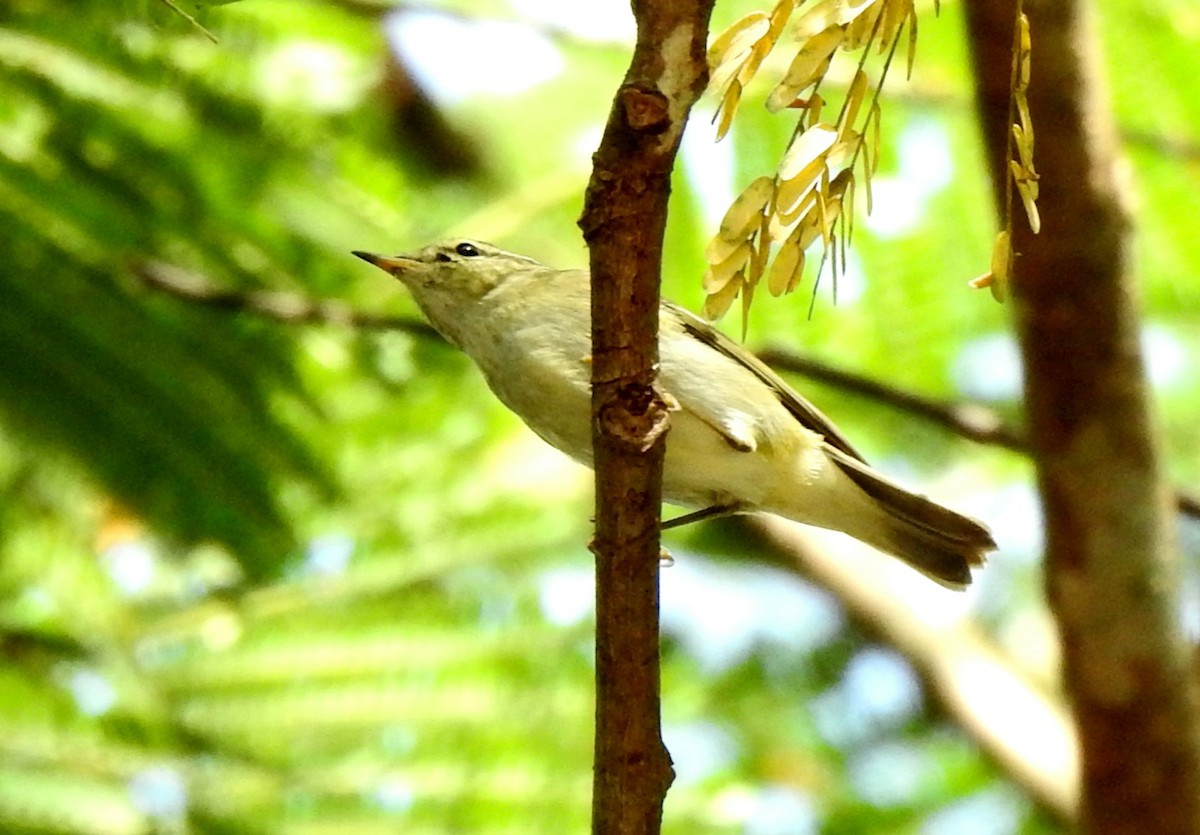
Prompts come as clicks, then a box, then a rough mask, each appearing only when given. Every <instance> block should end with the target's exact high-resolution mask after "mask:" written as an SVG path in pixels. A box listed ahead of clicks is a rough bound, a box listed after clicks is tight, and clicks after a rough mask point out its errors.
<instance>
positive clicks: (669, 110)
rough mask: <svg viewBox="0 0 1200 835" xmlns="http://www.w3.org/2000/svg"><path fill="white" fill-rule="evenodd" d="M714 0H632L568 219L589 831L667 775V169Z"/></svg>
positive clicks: (612, 827)
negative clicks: (579, 357)
mask: <svg viewBox="0 0 1200 835" xmlns="http://www.w3.org/2000/svg"><path fill="white" fill-rule="evenodd" d="M712 4H713V0H634V2H633V12H634V16H635V17H636V18H637V26H638V37H637V46H636V47H635V48H634V53H633V59H632V61H631V63H630V66H629V71H628V72H627V73H626V75H625V80H624V81H623V82H622V84H621V87H620V89H618V91H617V94H616V98H615V100H614V101H613V106H612V110H611V112H610V114H609V119H608V124H607V125H606V126H605V129H604V137H603V138H602V139H601V141H600V148H599V149H598V150H597V151H596V154H595V156H594V157H593V170H592V178H591V181H590V182H589V183H588V190H587V195H586V197H585V200H584V210H583V216H582V217H581V218H580V220H579V226H580V228H581V229H582V230H583V236H584V238H585V239H586V240H587V243H588V249H589V251H590V255H591V269H592V278H591V280H592V444H593V448H594V450H595V469H596V534H595V538H594V540H593V545H592V548H593V551H594V552H595V554H596V750H595V771H594V782H593V794H592V832H593V833H595V835H652V833H657V832H658V831H659V830H660V828H661V824H662V805H663V801H664V799H665V797H666V793H667V788H668V787H669V786H670V784H671V780H672V777H673V772H672V770H671V760H670V757H669V756H668V754H667V750H666V748H665V746H664V745H663V743H662V732H661V718H660V710H659V638H658V563H659V555H660V549H659V518H660V514H661V512H662V510H661V504H662V464H663V453H664V450H665V448H666V445H665V440H666V438H665V432H666V428H667V406H666V403H665V402H664V401H663V398H662V397H661V395H660V393H659V391H658V390H657V388H656V386H655V381H656V377H657V365H658V339H657V334H658V311H659V277H660V273H661V269H662V239H663V230H664V229H665V227H666V219H667V196H668V194H669V193H670V175H671V168H672V167H673V165H674V162H675V153H676V151H677V150H678V148H679V141H680V138H681V137H682V135H683V127H684V123H685V121H686V119H687V115H688V112H689V111H690V109H691V107H692V104H693V103H694V102H695V101H696V99H697V98H698V97H699V95H700V93H701V92H702V91H703V89H704V85H705V82H706V80H707V68H706V64H705V47H706V40H707V36H708V19H709V15H710V13H711V12H712Z"/></svg>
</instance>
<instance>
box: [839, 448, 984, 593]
mask: <svg viewBox="0 0 1200 835" xmlns="http://www.w3.org/2000/svg"><path fill="white" fill-rule="evenodd" d="M825 452H826V454H827V455H828V456H829V458H830V459H831V460H832V461H833V463H834V464H836V465H837V467H838V469H839V470H840V471H841V473H842V474H844V475H845V476H847V477H848V478H849V479H850V480H851V481H852V482H854V484H855V485H856V486H857V487H858V488H859V489H860V490H862V492H863V493H865V494H866V495H867V497H869V498H870V499H871V500H872V502H873V504H874V505H875V507H876V508H877V509H878V510H879V511H882V512H881V513H878V514H875V515H876V517H877V522H878V523H877V524H875V525H872V526H871V529H870V530H868V531H861V532H860V531H853V532H852V533H853V535H854V536H856V537H858V538H860V539H862V540H863V541H865V542H867V543H868V544H870V545H873V546H874V547H876V548H879V549H880V550H881V551H886V552H887V553H889V554H892V555H894V556H896V557H899V558H900V559H902V560H904V561H905V562H906V563H908V564H909V565H911V566H912V567H913V568H915V569H917V570H918V571H920V572H922V573H923V574H925V575H926V576H928V577H930V578H932V579H933V580H936V581H937V582H939V583H941V584H943V585H945V586H949V587H951V588H962V587H964V586H966V585H968V584H969V583H970V582H971V568H972V567H973V566H979V565H983V562H984V555H985V554H986V553H987V552H988V551H992V550H995V548H996V542H995V540H994V539H992V534H991V532H990V531H988V529H987V528H986V527H985V526H984V525H983V524H982V523H980V522H977V521H975V520H974V519H972V518H971V517H969V516H964V515H963V514H961V513H957V512H955V511H953V510H950V509H949V508H946V507H942V506H941V505H940V504H938V503H937V502H934V501H932V500H931V499H928V498H926V497H925V496H921V495H918V494H916V493H912V492H909V491H908V490H905V489H904V488H903V487H900V486H899V485H897V484H894V483H892V482H891V481H889V480H887V479H886V478H884V477H883V476H882V475H880V474H879V473H877V472H876V471H875V470H873V469H871V468H870V467H868V466H867V465H866V464H864V463H863V462H861V461H859V460H857V459H855V458H852V457H851V456H849V455H846V454H845V453H843V452H841V451H839V450H837V449H833V448H831V447H829V446H826V448H825Z"/></svg>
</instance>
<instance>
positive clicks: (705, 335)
mask: <svg viewBox="0 0 1200 835" xmlns="http://www.w3.org/2000/svg"><path fill="white" fill-rule="evenodd" d="M664 305H666V306H667V307H669V308H670V309H671V310H672V311H673V312H675V313H677V314H678V315H679V321H680V323H681V325H682V326H683V328H684V330H685V331H687V333H689V334H690V335H691V336H693V337H695V338H696V339H698V340H700V341H701V342H703V343H704V344H705V345H708V346H709V347H711V348H712V349H713V350H715V351H719V352H720V353H722V354H724V355H725V356H727V357H729V358H730V359H731V360H733V361H734V362H736V363H738V364H739V365H741V366H742V367H743V368H745V369H746V370H748V371H750V372H751V373H752V374H754V376H756V377H758V379H760V380H762V381H763V382H764V383H766V384H767V386H768V387H770V388H771V390H772V391H774V392H775V394H776V396H778V397H779V400H780V402H781V403H782V404H783V406H784V408H786V409H787V410H788V411H789V412H791V413H792V415H794V416H795V418H796V420H798V421H800V424H801V425H802V426H803V427H804V428H805V429H809V430H811V431H813V432H816V433H817V434H818V435H821V436H822V437H823V438H824V439H825V443H827V444H829V445H830V446H831V447H833V448H834V449H837V450H840V451H841V452H844V453H845V454H846V455H849V456H851V457H852V458H855V459H857V460H859V461H862V462H864V463H866V459H864V458H863V457H862V455H861V454H860V453H859V452H858V450H856V449H855V448H854V446H853V445H852V444H851V443H850V441H849V440H847V438H846V436H845V435H843V434H842V432H841V430H839V429H838V428H837V427H836V426H834V425H833V422H832V421H831V420H830V419H829V418H827V417H825V415H823V414H822V413H821V411H820V410H819V409H817V407H816V406H814V405H813V404H811V403H809V402H808V401H807V400H805V399H804V398H803V397H801V396H800V395H799V394H797V393H796V392H795V391H794V390H793V389H792V387H791V386H789V385H788V384H787V383H785V382H784V381H783V379H782V378H781V377H780V376H779V375H778V374H776V373H775V372H774V371H772V370H771V369H770V368H768V367H767V365H766V364H765V363H764V362H762V361H761V360H760V359H758V357H756V356H754V355H753V354H751V353H750V352H749V351H747V350H746V349H744V348H742V347H741V346H740V345H738V344H737V343H736V342H734V341H733V340H732V339H730V338H729V337H728V336H726V335H725V334H724V333H722V332H721V331H719V330H717V329H716V328H715V327H713V326H712V325H710V324H709V323H708V322H706V321H704V320H703V319H701V318H699V317H697V316H695V315H694V314H692V313H690V312H689V311H687V310H685V309H684V308H682V307H679V306H678V305H676V304H672V303H671V302H664Z"/></svg>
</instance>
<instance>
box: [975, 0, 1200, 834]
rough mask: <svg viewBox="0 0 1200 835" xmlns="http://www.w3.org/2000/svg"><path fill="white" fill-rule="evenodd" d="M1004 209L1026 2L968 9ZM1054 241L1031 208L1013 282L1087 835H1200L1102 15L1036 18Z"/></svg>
mask: <svg viewBox="0 0 1200 835" xmlns="http://www.w3.org/2000/svg"><path fill="white" fill-rule="evenodd" d="M966 10H967V13H968V14H967V17H968V26H969V28H970V39H971V42H972V48H973V53H974V54H973V60H974V63H975V71H976V77H977V79H978V84H979V88H978V99H979V106H980V111H981V116H982V123H983V129H984V134H985V136H986V137H987V141H988V145H989V153H990V158H991V160H992V166H993V168H992V171H993V178H994V184H995V190H996V193H997V194H998V195H1000V196H1001V199H1003V197H1002V196H1003V194H1004V179H1003V177H1005V176H1006V170H1005V168H1006V166H1005V163H1004V153H1005V152H1004V142H1005V138H1006V137H1007V135H1008V124H1007V113H1008V79H1009V72H1010V70H1009V67H1010V61H1011V57H1010V47H1011V44H1012V26H1013V17H1014V14H1015V10H1014V7H1013V5H1012V2H1011V0H982V2H975V3H968V4H967V5H966ZM1027 12H1028V14H1029V18H1030V23H1031V30H1032V34H1033V75H1032V81H1031V85H1030V90H1029V106H1030V111H1031V114H1032V118H1033V125H1034V129H1035V131H1036V136H1037V148H1036V151H1035V155H1036V164H1037V168H1038V170H1039V172H1040V174H1041V181H1040V186H1041V197H1040V199H1039V206H1040V209H1041V215H1042V220H1043V223H1042V231H1041V234H1040V235H1039V236H1036V237H1035V236H1033V235H1031V234H1030V233H1029V232H1028V229H1027V227H1026V225H1025V223H1024V219H1023V217H1022V216H1021V215H1020V211H1021V210H1020V208H1019V207H1018V208H1017V209H1016V212H1017V217H1016V219H1015V223H1014V226H1015V229H1014V248H1015V250H1016V252H1017V259H1016V265H1015V270H1014V276H1013V282H1012V295H1013V302H1014V308H1015V315H1016V325H1017V329H1018V336H1019V339H1020V344H1021V352H1022V356H1023V362H1024V372H1025V395H1026V405H1027V410H1028V420H1029V441H1030V444H1031V448H1032V450H1033V453H1034V458H1035V461H1036V463H1037V469H1038V481H1039V488H1040V491H1041V495H1042V502H1043V508H1044V516H1045V524H1046V586H1047V594H1048V597H1049V600H1050V605H1051V608H1052V610H1053V612H1054V616H1055V619H1056V620H1057V623H1058V627H1059V631H1060V634H1061V639H1062V648H1063V665H1064V668H1063V680H1064V686H1065V688H1066V690H1067V694H1068V696H1069V698H1070V701H1071V704H1072V709H1073V712H1074V718H1075V722H1076V724H1077V726H1078V734H1079V740H1080V754H1081V760H1082V784H1081V803H1080V827H1081V831H1083V832H1086V833H1097V834H1098V835H1099V834H1100V833H1103V835H1117V833H1138V835H1159V834H1160V833H1161V835H1166V834H1167V833H1179V835H1182V834H1183V833H1196V832H1200V758H1198V755H1197V751H1198V750H1200V745H1198V741H1200V735H1198V733H1197V721H1196V711H1195V699H1194V694H1193V690H1192V686H1191V682H1190V680H1189V676H1188V667H1187V663H1186V655H1185V642H1184V639H1183V636H1182V633H1181V630H1180V628H1179V622H1178V577H1177V575H1178V565H1177V563H1178V556H1177V553H1176V550H1175V548H1174V543H1173V541H1172V527H1173V519H1172V515H1171V513H1170V509H1169V508H1170V494H1169V490H1168V488H1167V486H1166V484H1165V482H1164V480H1163V477H1162V472H1161V467H1160V444H1159V439H1158V436H1157V431H1156V426H1155V420H1154V415H1153V409H1152V405H1151V402H1150V397H1149V392H1148V389H1147V384H1146V378H1145V374H1144V368H1143V361H1142V356H1141V350H1140V347H1139V339H1138V336H1139V321H1140V315H1139V314H1140V311H1139V305H1138V300H1137V298H1136V294H1137V287H1136V283H1135V281H1134V277H1133V275H1132V273H1131V267H1130V237H1131V232H1132V224H1131V218H1130V216H1129V214H1128V209H1127V206H1126V199H1125V198H1126V196H1127V193H1128V189H1127V186H1126V183H1125V182H1124V180H1123V179H1122V176H1121V175H1122V168H1121V162H1120V159H1119V147H1118V142H1117V132H1116V126H1115V123H1114V118H1113V115H1112V112H1111V109H1110V107H1109V105H1108V101H1107V99H1106V96H1105V88H1104V83H1103V78H1102V75H1101V73H1100V71H1099V55H1098V54H1097V52H1098V49H1099V40H1098V36H1097V32H1096V27H1095V24H1094V20H1093V18H1092V13H1093V9H1092V8H1090V6H1089V4H1087V3H1086V2H1083V0H1039V2H1031V3H1029V4H1027Z"/></svg>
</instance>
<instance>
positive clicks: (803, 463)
mask: <svg viewBox="0 0 1200 835" xmlns="http://www.w3.org/2000/svg"><path fill="white" fill-rule="evenodd" d="M354 254H355V255H357V256H358V257H359V258H362V259H363V260H365V261H368V262H369V263H371V264H374V265H375V266H376V267H379V268H380V269H382V270H383V271H384V272H387V273H389V274H391V275H393V276H395V277H396V278H398V279H400V281H402V282H403V283H404V285H405V286H406V287H408V289H409V290H410V291H411V292H412V294H413V297H414V298H415V299H416V301H417V304H418V306H420V308H421V310H422V311H423V312H424V313H425V315H426V316H427V317H428V319H429V321H430V323H431V324H432V325H433V327H434V328H435V329H436V330H437V331H438V332H439V333H441V334H442V336H444V337H445V338H446V339H447V340H449V341H450V342H451V343H452V344H454V345H456V346H458V347H459V348H461V349H462V350H463V351H465V352H466V353H467V355H468V356H469V357H470V358H471V359H472V360H474V362H475V364H476V365H478V366H479V368H480V370H481V371H483V375H484V377H485V378H486V379H487V383H488V385H489V386H490V387H491V389H492V391H493V392H495V394H496V396H497V397H499V398H500V400H501V401H502V402H503V403H504V405H506V406H507V407H508V408H510V409H511V410H512V411H514V412H516V413H517V415H519V416H520V417H521V419H522V420H524V421H525V423H526V424H528V426H529V427H530V428H531V429H532V430H533V431H534V432H536V433H537V434H538V435H540V436H541V437H542V438H543V439H544V440H546V441H547V442H549V443H550V444H552V445H553V446H555V447H557V448H558V449H560V450H562V451H563V452H565V453H566V454H567V455H569V456H571V457H572V458H574V459H576V460H577V461H580V462H582V463H584V464H588V465H590V464H591V460H592V431H591V420H590V415H591V376H590V374H591V372H590V365H589V362H590V355H591V318H590V317H591V307H590V298H589V294H590V287H589V280H588V273H587V271H586V270H558V269H554V268H553V267H549V266H546V265H545V264H542V263H540V262H538V261H535V260H534V259H532V258H527V257H525V256H523V255H515V254H513V253H511V252H505V251H504V250H502V249H498V248H497V247H494V246H491V245H490V244H486V243H482V242H479V241H469V240H453V241H447V242H444V243H438V244H433V245H432V246H427V247H425V248H424V249H422V250H420V251H419V252H416V253H413V254H411V255H396V256H384V255H375V254H372V253H369V252H355V253H354ZM659 355H660V367H659V386H660V387H661V388H662V390H663V392H664V393H665V395H666V396H665V397H664V400H665V401H666V402H667V403H668V404H669V407H670V408H671V409H672V414H671V426H670V430H669V431H668V433H667V450H666V461H665V464H664V471H663V496H664V498H665V499H666V500H667V501H669V502H671V503H673V504H678V505H682V506H684V507H690V508H699V509H701V510H700V511H699V512H698V513H694V514H690V515H689V516H687V517H684V518H685V519H688V520H691V519H695V518H703V517H710V516H716V515H721V514H723V513H745V512H752V511H766V512H768V513H774V514H777V515H779V516H783V517H786V518H788V519H793V520H795V521H797V522H804V523H806V524H809V525H817V526H819V527H822V528H831V529H834V530H838V531H843V532H845V533H847V534H849V535H850V536H852V537H854V538H856V539H859V540H862V541H863V542H866V543H868V544H869V545H872V546H874V547H875V548H878V549H879V550H881V551H886V552H887V553H889V554H893V555H895V556H897V557H899V558H900V559H902V560H903V561H904V562H906V563H908V564H909V565H911V566H912V567H913V568H916V569H917V570H918V571H921V572H923V573H924V574H926V575H927V576H929V577H931V578H932V579H934V580H936V581H938V582H939V583H942V584H943V585H946V586H950V587H953V588H962V587H963V586H965V585H967V584H968V583H970V581H971V571H970V569H971V567H972V566H977V565H981V564H982V563H983V557H984V554H985V553H986V552H987V551H989V550H992V549H994V548H995V547H996V545H995V542H994V541H993V540H992V536H991V534H990V533H989V532H988V530H987V528H986V527H984V526H983V525H982V524H980V523H979V522H977V521H975V520H974V519H971V518H969V517H967V516H964V515H962V514H960V513H956V512H955V511H953V510H949V509H948V508H945V507H942V506H941V505H939V504H937V503H936V502H933V501H931V500H930V499H927V498H925V497H924V496H921V495H917V494H915V493H912V492H909V491H908V490H905V489H904V488H903V487H900V486H899V485H897V484H895V483H894V482H892V481H890V480H889V479H887V478H885V477H884V476H883V475H881V474H880V473H878V472H876V471H875V470H873V469H871V468H870V467H869V466H868V465H867V463H866V462H865V461H864V460H863V457H862V456H861V455H859V453H858V452H857V451H855V449H854V447H853V446H851V445H850V442H849V441H847V440H846V438H845V437H844V436H843V435H842V433H841V432H840V431H839V430H838V429H837V427H835V426H834V425H833V424H832V423H831V422H830V421H829V419H828V418H826V417H825V416H824V415H823V414H821V412H819V411H818V410H817V409H816V407H814V406H813V405H812V404H811V403H809V402H808V401H807V400H805V399H804V398H803V397H801V396H800V395H799V394H797V393H796V392H795V391H793V390H792V389H791V387H789V386H788V385H787V383H785V382H784V381H783V380H782V379H780V377H779V376H778V375H777V374H775V372H773V371H771V369H769V368H767V366H766V365H764V364H763V363H762V362H761V361H759V360H758V359H757V358H755V357H754V356H753V355H752V354H750V353H749V352H748V351H746V350H745V349H744V348H742V347H741V346H740V345H738V344H737V343H736V342H734V341H733V340H732V339H730V338H729V337H727V336H725V335H724V334H723V333H721V332H720V331H718V330H717V329H716V328H714V327H713V326H712V325H710V324H709V323H708V322H706V321H704V320H703V319H700V318H697V317H696V316H693V315H692V314H691V313H689V312H687V311H686V310H684V309H683V308H681V307H679V306H678V305H675V304H672V303H670V302H667V301H664V302H663V303H662V309H661V311H660V318H659ZM667 524H668V525H670V524H671V523H667Z"/></svg>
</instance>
